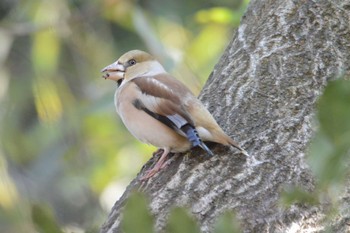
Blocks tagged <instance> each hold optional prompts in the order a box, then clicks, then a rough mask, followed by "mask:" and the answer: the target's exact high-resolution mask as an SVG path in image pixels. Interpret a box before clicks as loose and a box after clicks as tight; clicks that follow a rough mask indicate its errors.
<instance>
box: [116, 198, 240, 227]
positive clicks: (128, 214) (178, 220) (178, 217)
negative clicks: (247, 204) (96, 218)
mask: <svg viewBox="0 0 350 233" xmlns="http://www.w3.org/2000/svg"><path fill="white" fill-rule="evenodd" d="M121 224H122V228H123V232H125V233H134V232H143V233H153V232H155V231H154V225H155V222H154V219H153V218H152V216H151V214H150V211H149V210H148V201H147V199H146V197H145V195H144V194H142V193H138V192H134V193H132V194H131V195H130V196H129V198H128V200H127V203H126V206H125V208H124V210H123V219H122V223H121ZM166 232H167V233H199V232H200V230H199V226H198V224H197V221H196V220H195V218H193V216H192V215H190V214H189V213H188V211H187V209H186V208H184V207H175V208H173V209H172V210H171V211H170V214H169V217H168V219H167V226H166ZM239 232H242V231H241V229H240V227H239V223H238V221H237V219H236V217H235V215H234V214H232V213H231V212H226V213H224V214H223V215H221V216H220V217H219V218H218V220H217V221H216V223H215V226H214V231H213V233H239Z"/></svg>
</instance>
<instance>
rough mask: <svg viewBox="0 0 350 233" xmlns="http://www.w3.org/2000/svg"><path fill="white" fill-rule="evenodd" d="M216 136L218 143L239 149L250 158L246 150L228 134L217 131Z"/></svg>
mask: <svg viewBox="0 0 350 233" xmlns="http://www.w3.org/2000/svg"><path fill="white" fill-rule="evenodd" d="M215 133H216V136H215V138H217V139H218V141H217V142H218V143H221V144H224V145H227V146H229V145H231V146H233V147H235V148H237V149H238V150H240V151H241V152H242V154H244V155H245V156H249V154H248V152H247V151H246V150H244V149H243V148H242V147H240V146H239V144H238V143H237V142H236V141H235V140H233V139H232V138H231V137H230V136H228V135H227V134H225V133H224V132H223V131H219V132H218V131H216V132H215Z"/></svg>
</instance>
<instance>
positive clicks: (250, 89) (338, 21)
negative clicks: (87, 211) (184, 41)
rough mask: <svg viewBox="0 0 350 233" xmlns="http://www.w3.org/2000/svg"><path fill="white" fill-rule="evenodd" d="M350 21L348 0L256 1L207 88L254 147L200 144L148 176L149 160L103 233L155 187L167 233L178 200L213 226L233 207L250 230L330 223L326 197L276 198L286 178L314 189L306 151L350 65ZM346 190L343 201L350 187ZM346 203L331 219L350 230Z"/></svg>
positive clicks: (220, 112)
mask: <svg viewBox="0 0 350 233" xmlns="http://www.w3.org/2000/svg"><path fill="white" fill-rule="evenodd" d="M349 25H350V1H348V0H329V1H327V0H298V1H296V0H252V1H251V3H250V5H249V7H248V9H247V12H246V13H245V16H244V17H243V18H242V22H241V25H240V26H239V28H238V30H237V31H236V33H235V34H234V37H233V39H232V41H231V42H230V44H229V45H228V47H227V49H226V51H225V52H224V54H223V56H222V58H221V59H220V61H219V63H218V64H217V65H216V67H215V68H214V70H213V72H212V74H211V75H210V78H209V80H208V82H207V84H206V86H205V88H204V89H203V91H202V93H201V95H200V99H201V100H202V101H203V103H204V104H205V105H206V106H207V107H208V109H209V111H210V112H211V113H212V114H213V116H214V117H215V119H216V120H217V121H218V123H219V124H220V125H221V126H222V127H223V129H224V131H225V132H227V133H228V134H229V135H231V136H232V138H233V139H235V140H236V141H238V142H240V144H241V146H242V147H243V148H245V149H246V150H247V151H248V153H249V154H250V156H249V157H245V156H243V155H242V154H239V152H238V151H237V150H235V149H233V148H227V147H225V146H220V145H212V146H211V148H212V149H213V152H214V153H215V154H216V156H214V157H212V158H206V157H205V156H204V152H202V151H200V150H192V151H191V152H189V153H187V154H178V155H175V156H173V157H172V158H171V163H170V164H169V166H168V167H166V168H165V169H163V170H162V171H161V172H159V174H157V175H156V176H155V177H154V178H152V179H151V180H149V181H148V182H147V183H146V184H143V185H141V184H140V181H139V177H140V176H142V172H144V170H145V169H147V168H148V167H150V166H151V165H152V162H153V160H152V159H151V161H149V162H148V163H147V164H146V165H145V167H144V168H143V170H142V171H141V173H140V174H139V175H138V177H136V178H135V180H133V181H132V182H131V184H130V185H129V186H128V188H127V190H126V191H125V193H124V195H123V197H122V198H121V199H120V200H119V201H117V202H116V204H115V206H114V207H113V209H112V211H111V213H110V215H109V217H108V220H107V221H106V222H105V224H104V225H103V226H102V228H101V232H120V219H121V214H120V213H121V210H122V207H123V205H124V203H125V200H126V198H127V197H128V195H129V193H130V191H131V190H132V189H140V190H143V191H144V192H145V193H147V195H148V196H149V198H150V209H151V212H152V213H153V214H154V216H155V218H156V228H157V230H158V231H160V232H162V231H163V230H164V226H165V224H166V217H167V215H168V213H169V210H170V208H171V207H173V206H187V207H189V208H190V210H191V212H192V213H193V215H194V216H195V217H196V219H197V221H198V222H199V225H200V228H201V231H202V232H211V231H212V226H213V223H214V222H215V220H216V218H217V217H218V216H219V215H220V214H221V213H222V212H224V211H225V210H228V209H229V210H233V211H235V212H236V213H237V217H238V219H239V220H240V221H241V223H242V224H241V226H242V229H243V230H244V232H290V231H292V230H294V231H292V232H306V231H307V232H314V231H320V230H322V229H323V227H324V222H323V220H324V216H325V209H326V205H323V204H320V205H318V206H309V205H302V204H294V205H292V206H291V207H290V208H283V207H281V206H280V205H279V204H278V203H279V198H280V196H281V191H282V190H283V188H284V187H286V186H288V185H293V186H294V185H297V186H301V187H302V188H304V189H305V190H308V191H312V190H313V188H314V178H313V177H312V174H311V172H310V170H309V168H308V165H307V163H306V161H305V154H306V150H307V147H308V144H309V142H310V139H311V138H312V136H313V133H314V132H315V130H316V129H315V124H314V123H315V122H314V116H315V107H316V102H317V100H318V98H319V97H320V95H321V94H322V91H323V89H324V87H325V86H326V85H327V82H328V81H330V80H332V79H335V78H337V77H338V76H339V75H341V74H344V73H346V74H350V26H349ZM348 187H350V185H349V186H348ZM341 198H342V199H341V200H342V201H341V205H340V207H341V208H343V209H344V208H345V207H346V206H349V203H348V202H346V200H349V199H350V188H347V190H345V191H344V196H343V197H341ZM345 210H346V209H345ZM343 212H344V213H343V215H342V216H338V217H337V219H336V220H334V221H333V222H332V229H333V230H335V231H336V232H346V231H347V230H349V226H348V225H347V224H346V221H348V220H349V219H350V213H349V211H343Z"/></svg>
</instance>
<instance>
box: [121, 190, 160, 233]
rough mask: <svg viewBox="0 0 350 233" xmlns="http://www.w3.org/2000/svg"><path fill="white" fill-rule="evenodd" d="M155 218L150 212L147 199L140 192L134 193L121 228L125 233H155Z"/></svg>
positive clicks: (127, 206)
mask: <svg viewBox="0 0 350 233" xmlns="http://www.w3.org/2000/svg"><path fill="white" fill-rule="evenodd" d="M153 222H154V221H153V218H152V216H151V214H150V211H149V210H148V204H147V200H146V197H145V196H144V195H143V194H141V193H138V192H135V193H132V194H131V195H130V197H129V199H128V200H127V203H126V206H125V209H124V211H123V220H122V223H121V226H122V228H123V232H124V233H135V232H143V233H153V232H154V231H153Z"/></svg>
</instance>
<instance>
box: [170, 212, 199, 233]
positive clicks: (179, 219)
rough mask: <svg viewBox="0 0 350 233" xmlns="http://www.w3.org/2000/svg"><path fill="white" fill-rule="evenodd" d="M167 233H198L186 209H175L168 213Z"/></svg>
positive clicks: (196, 226)
mask: <svg viewBox="0 0 350 233" xmlns="http://www.w3.org/2000/svg"><path fill="white" fill-rule="evenodd" d="M167 232H168V233H199V232H200V231H199V228H198V225H197V223H196V221H195V220H194V219H193V218H192V217H191V216H189V214H188V213H187V211H186V209H184V208H180V207H176V208H174V209H173V210H172V211H171V212H170V217H169V220H168V225H167Z"/></svg>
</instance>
